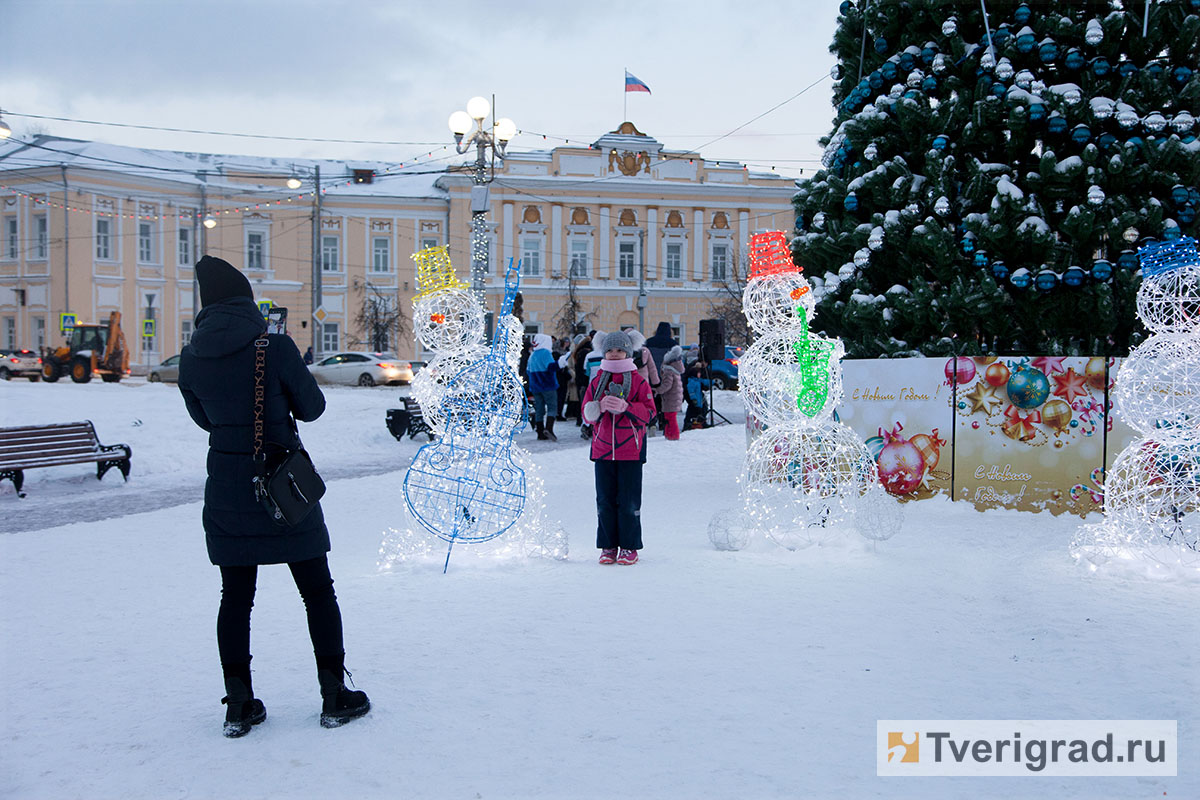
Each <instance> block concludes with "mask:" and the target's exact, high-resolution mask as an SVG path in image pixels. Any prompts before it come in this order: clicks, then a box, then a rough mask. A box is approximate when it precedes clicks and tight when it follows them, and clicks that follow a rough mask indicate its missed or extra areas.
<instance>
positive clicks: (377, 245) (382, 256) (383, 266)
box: [371, 236, 392, 272]
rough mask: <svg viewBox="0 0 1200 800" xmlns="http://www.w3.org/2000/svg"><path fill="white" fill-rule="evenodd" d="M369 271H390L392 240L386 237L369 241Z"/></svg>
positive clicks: (377, 237)
mask: <svg viewBox="0 0 1200 800" xmlns="http://www.w3.org/2000/svg"><path fill="white" fill-rule="evenodd" d="M371 271H372V272H391V271H392V240H391V239H389V238H387V237H386V236H376V237H374V238H372V239H371Z"/></svg>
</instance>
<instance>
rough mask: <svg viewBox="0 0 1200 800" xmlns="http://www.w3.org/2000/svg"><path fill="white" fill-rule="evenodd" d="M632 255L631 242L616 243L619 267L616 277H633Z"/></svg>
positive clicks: (632, 246)
mask: <svg viewBox="0 0 1200 800" xmlns="http://www.w3.org/2000/svg"><path fill="white" fill-rule="evenodd" d="M633 257H634V243H633V242H621V243H620V244H619V245H617V266H618V268H619V272H618V277H621V278H632V277H633Z"/></svg>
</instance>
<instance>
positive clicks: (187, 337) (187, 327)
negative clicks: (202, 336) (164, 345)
mask: <svg viewBox="0 0 1200 800" xmlns="http://www.w3.org/2000/svg"><path fill="white" fill-rule="evenodd" d="M191 341H192V321H191V320H190V319H185V320H182V321H181V322H180V323H179V349H180V350H182V349H183V348H185V347H187V346H188V343H189V342H191Z"/></svg>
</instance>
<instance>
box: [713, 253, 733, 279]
mask: <svg viewBox="0 0 1200 800" xmlns="http://www.w3.org/2000/svg"><path fill="white" fill-rule="evenodd" d="M728 266H729V245H727V244H714V245H713V246H712V279H713V280H714V281H723V280H725V276H726V274H727V267H728Z"/></svg>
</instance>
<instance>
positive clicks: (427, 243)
mask: <svg viewBox="0 0 1200 800" xmlns="http://www.w3.org/2000/svg"><path fill="white" fill-rule="evenodd" d="M441 243H442V242H441V240H439V239H438V238H437V237H436V236H426V237H424V238H422V239H421V249H422V250H424V249H425V248H427V247H438V246H440V245H441Z"/></svg>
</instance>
